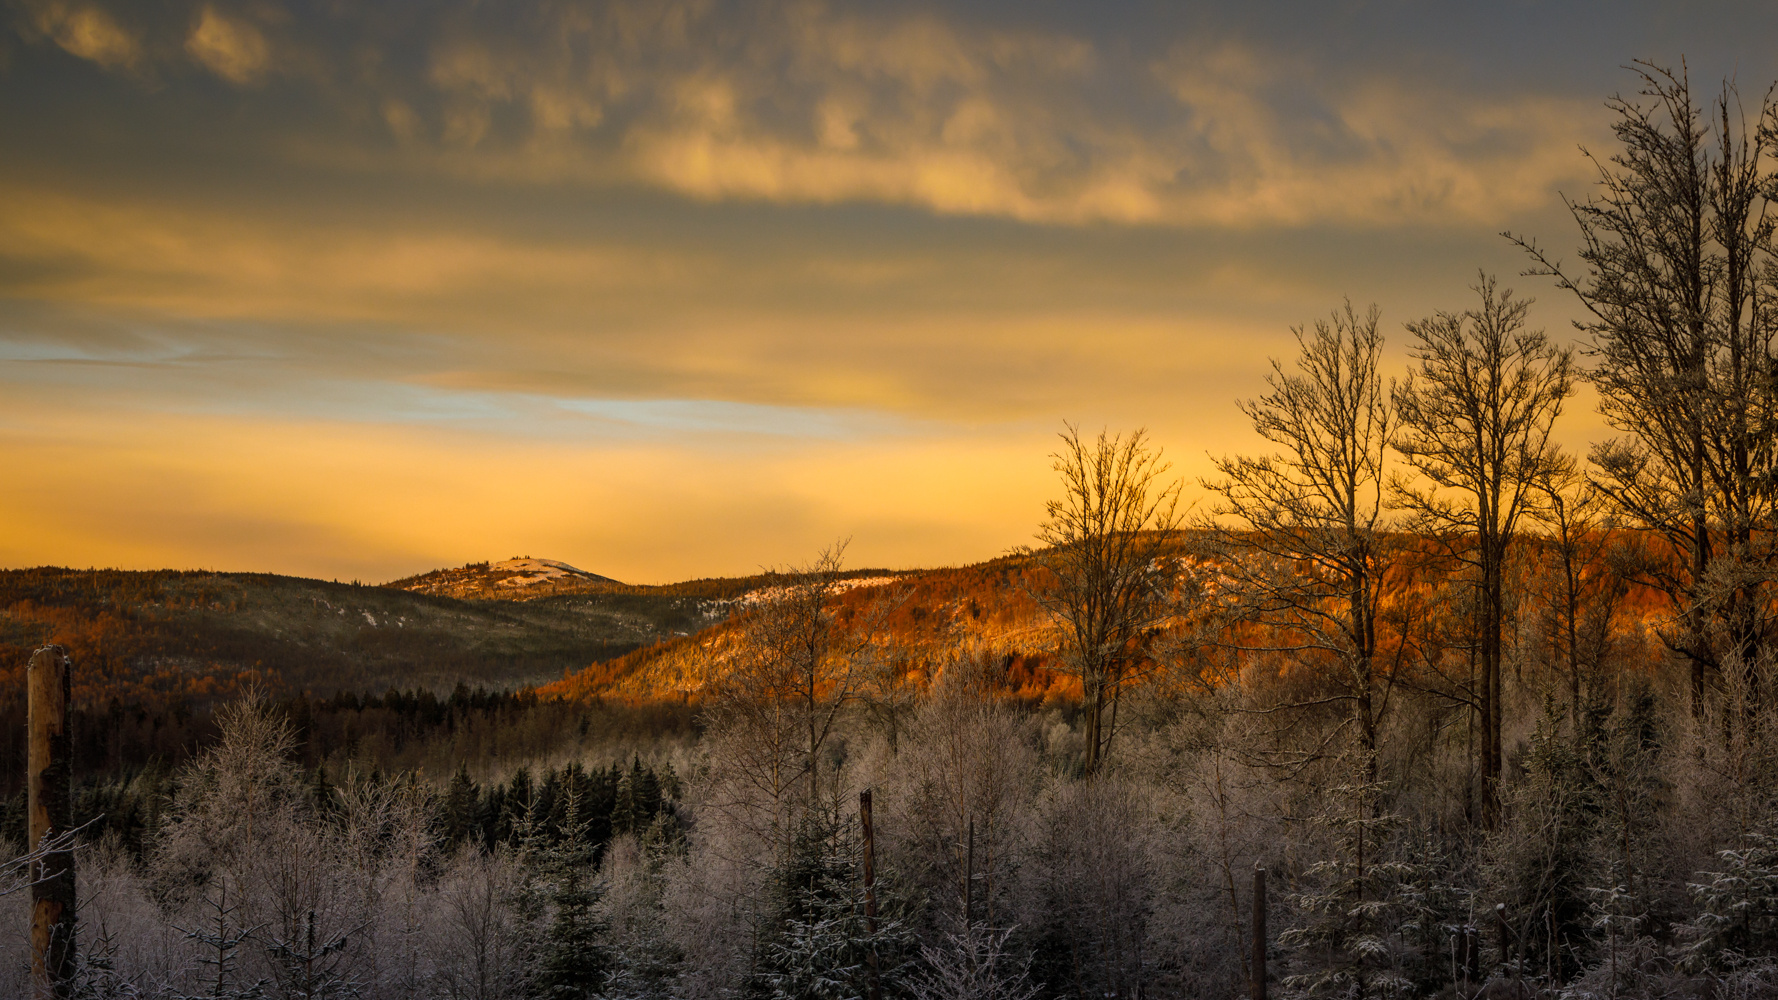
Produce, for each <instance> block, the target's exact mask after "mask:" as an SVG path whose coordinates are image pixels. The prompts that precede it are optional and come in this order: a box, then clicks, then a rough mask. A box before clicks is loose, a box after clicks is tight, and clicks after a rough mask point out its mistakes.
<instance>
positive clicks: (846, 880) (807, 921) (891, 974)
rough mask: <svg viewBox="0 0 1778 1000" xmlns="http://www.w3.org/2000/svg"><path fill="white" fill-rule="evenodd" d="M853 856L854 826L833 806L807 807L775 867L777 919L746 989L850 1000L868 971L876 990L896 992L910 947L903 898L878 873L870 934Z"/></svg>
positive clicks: (782, 998)
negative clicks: (874, 918)
mask: <svg viewBox="0 0 1778 1000" xmlns="http://www.w3.org/2000/svg"><path fill="white" fill-rule="evenodd" d="M861 859H862V854H861V848H860V842H859V839H858V834H857V831H856V830H855V829H853V828H852V826H851V824H850V823H849V822H848V821H846V820H845V819H843V818H842V817H841V816H840V815H839V811H838V809H837V808H832V807H828V808H817V809H815V810H811V812H810V813H809V814H808V816H807V818H806V819H805V820H804V822H803V824H802V826H801V827H800V828H799V830H798V832H797V836H796V839H795V841H794V844H793V848H792V852H791V857H790V858H789V860H788V861H787V862H786V863H785V864H783V865H782V866H781V867H780V868H779V871H778V877H777V883H778V892H779V898H780V901H781V913H782V922H781V923H780V925H779V929H778V933H777V935H776V936H775V937H774V938H773V939H772V940H771V941H770V942H769V943H768V944H767V946H766V948H765V952H764V954H763V956H762V958H761V961H760V963H759V966H758V971H757V975H756V976H755V983H754V990H753V991H752V992H754V993H755V994H757V995H761V996H767V997H771V998H773V1000H856V998H858V997H864V996H869V995H870V990H871V988H872V985H873V982H872V979H873V975H874V977H875V983H874V985H875V986H876V987H877V989H878V992H879V995H881V996H883V997H891V998H893V997H898V996H901V995H902V994H903V993H904V989H903V981H904V979H905V973H906V969H907V965H908V958H909V957H910V955H911V952H912V948H913V938H912V935H911V934H910V933H909V932H908V930H907V928H906V924H905V921H904V920H903V918H902V915H903V911H904V909H905V902H904V901H902V900H901V899H900V898H899V897H898V895H897V894H896V892H895V891H894V880H893V878H892V877H887V873H885V872H879V873H878V877H877V898H878V919H877V929H876V933H875V934H872V933H871V932H870V930H869V928H868V927H867V925H866V923H865V917H864V886H863V868H862V860H861ZM873 954H874V955H875V958H876V969H875V970H874V973H873V970H872V969H871V961H870V959H871V957H872V955H873Z"/></svg>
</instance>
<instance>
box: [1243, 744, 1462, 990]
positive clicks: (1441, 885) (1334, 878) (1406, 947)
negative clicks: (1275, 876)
mask: <svg viewBox="0 0 1778 1000" xmlns="http://www.w3.org/2000/svg"><path fill="white" fill-rule="evenodd" d="M1353 771H1354V775H1355V776H1356V778H1357V780H1355V781H1354V782H1353V783H1351V784H1347V785H1339V786H1335V787H1333V788H1331V789H1329V790H1328V791H1329V797H1330V799H1331V800H1332V801H1333V802H1335V803H1337V804H1338V805H1337V807H1336V810H1335V811H1330V812H1329V813H1327V814H1325V815H1323V816H1322V817H1321V821H1322V822H1323V823H1324V824H1326V825H1327V826H1328V827H1330V828H1332V829H1333V830H1334V831H1335V833H1336V837H1337V844H1338V847H1337V854H1336V855H1335V856H1334V857H1332V858H1329V859H1328V860H1325V861H1322V862H1319V863H1317V864H1315V865H1312V866H1310V867H1309V869H1308V870H1307V871H1306V872H1304V873H1303V874H1304V883H1305V888H1304V889H1303V890H1302V891H1299V892H1297V893H1295V894H1293V895H1292V897H1291V901H1292V902H1293V903H1294V904H1295V905H1296V907H1297V909H1298V910H1300V911H1301V912H1302V913H1303V914H1304V915H1305V917H1306V919H1305V920H1304V922H1303V923H1301V924H1299V925H1298V926H1295V927H1292V928H1290V929H1288V930H1286V931H1285V932H1283V933H1282V934H1280V935H1278V943H1279V944H1280V945H1282V946H1283V947H1285V948H1288V949H1290V950H1291V951H1293V952H1294V953H1295V954H1294V956H1293V957H1294V960H1295V963H1296V964H1297V966H1298V967H1299V968H1301V969H1303V971H1301V972H1297V973H1295V974H1292V975H1290V976H1287V977H1286V978H1285V980H1284V982H1285V985H1286V986H1287V987H1289V988H1290V989H1293V990H1296V991H1299V992H1300V993H1301V994H1302V995H1304V996H1312V997H1321V996H1358V997H1373V996H1376V997H1398V996H1399V997H1406V996H1417V995H1420V994H1421V993H1427V992H1436V991H1437V989H1438V988H1439V987H1441V986H1443V985H1444V984H1445V983H1447V982H1449V976H1450V970H1449V968H1448V966H1447V965H1446V964H1445V963H1443V962H1440V961H1439V957H1440V954H1441V951H1442V948H1443V946H1444V945H1445V944H1446V942H1447V941H1448V940H1449V938H1450V936H1451V932H1452V931H1453V930H1454V929H1455V925H1456V924H1457V923H1458V922H1459V920H1458V917H1459V914H1461V913H1462V912H1463V911H1464V910H1465V908H1466V905H1467V902H1468V898H1467V893H1466V892H1465V891H1464V890H1463V889H1462V888H1461V887H1460V886H1456V885H1452V884H1450V882H1449V880H1448V879H1449V874H1448V873H1449V870H1450V867H1451V866H1450V864H1449V863H1448V862H1447V860H1446V859H1442V858H1439V857H1436V856H1429V852H1427V850H1426V846H1425V845H1426V844H1428V843H1430V841H1431V839H1432V838H1430V837H1428V836H1413V837H1408V838H1406V840H1407V841H1408V842H1411V843H1414V844H1415V845H1417V850H1416V851H1415V852H1414V854H1413V855H1412V856H1405V855H1404V852H1401V851H1400V850H1399V849H1397V848H1396V839H1397V838H1396V835H1397V833H1398V831H1399V830H1400V828H1401V827H1402V826H1403V825H1404V820H1403V819H1402V817H1400V816H1398V815H1396V814H1395V813H1391V812H1387V811H1385V810H1384V809H1383V808H1382V801H1383V797H1384V796H1383V793H1384V788H1383V786H1382V785H1381V784H1380V783H1378V782H1376V781H1372V780H1365V776H1366V775H1368V774H1370V773H1372V771H1373V768H1372V767H1371V766H1370V765H1369V764H1367V763H1366V762H1365V761H1363V760H1362V759H1360V760H1358V761H1357V762H1356V764H1355V766H1354V768H1353Z"/></svg>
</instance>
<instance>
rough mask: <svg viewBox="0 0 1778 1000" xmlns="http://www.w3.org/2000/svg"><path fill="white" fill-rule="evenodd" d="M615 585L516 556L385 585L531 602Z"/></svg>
mask: <svg viewBox="0 0 1778 1000" xmlns="http://www.w3.org/2000/svg"><path fill="white" fill-rule="evenodd" d="M614 584H615V585H617V586H620V587H621V586H623V585H622V584H619V583H618V582H617V581H616V580H613V579H611V578H610V577H608V576H600V575H599V574H597V573H588V572H587V571H586V570H584V569H579V568H577V567H574V566H570V565H568V564H567V563H565V562H560V561H557V560H555V559H533V558H531V557H530V556H514V557H513V558H511V559H507V560H504V561H501V562H497V563H486V562H479V563H470V564H468V565H467V566H459V567H457V568H455V569H435V570H433V571H431V572H430V573H421V574H420V575H418V576H410V577H407V578H405V579H401V580H395V581H393V582H390V583H385V584H383V586H385V587H391V588H394V589H396V590H406V591H411V592H413V593H416V594H431V595H434V596H439V597H455V598H459V599H461V600H483V601H490V600H492V601H506V600H517V601H528V600H532V599H535V598H538V597H548V596H551V595H554V594H575V593H583V592H585V591H587V590H594V589H599V588H601V587H604V586H608V585H614Z"/></svg>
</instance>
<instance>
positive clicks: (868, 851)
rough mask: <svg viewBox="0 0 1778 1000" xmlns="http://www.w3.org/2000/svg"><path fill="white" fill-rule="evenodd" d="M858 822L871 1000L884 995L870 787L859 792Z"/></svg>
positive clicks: (874, 836)
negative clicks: (879, 961)
mask: <svg viewBox="0 0 1778 1000" xmlns="http://www.w3.org/2000/svg"><path fill="white" fill-rule="evenodd" d="M858 823H859V826H861V827H862V828H863V833H864V933H865V934H866V935H867V936H868V937H869V938H870V955H869V956H868V958H869V959H870V1000H878V997H880V996H881V995H882V991H881V986H880V984H879V983H878V981H877V976H878V971H877V831H876V826H875V825H874V824H873V823H872V822H871V813H870V789H868V788H866V789H865V790H864V791H861V792H859V793H858Z"/></svg>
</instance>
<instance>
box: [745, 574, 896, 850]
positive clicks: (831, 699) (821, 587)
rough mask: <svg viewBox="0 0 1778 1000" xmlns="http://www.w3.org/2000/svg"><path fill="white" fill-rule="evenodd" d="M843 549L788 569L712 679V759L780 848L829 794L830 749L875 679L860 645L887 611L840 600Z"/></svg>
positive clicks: (752, 819)
mask: <svg viewBox="0 0 1778 1000" xmlns="http://www.w3.org/2000/svg"><path fill="white" fill-rule="evenodd" d="M845 551H846V544H845V543H844V542H838V543H835V544H834V545H831V546H829V547H827V548H826V549H823V550H822V551H821V553H820V554H819V555H817V556H816V558H815V560H814V561H813V562H811V563H809V564H808V565H806V566H801V567H797V568H795V569H793V570H791V571H789V572H788V573H785V574H783V580H784V582H783V583H782V584H781V585H779V586H777V587H775V588H773V589H772V590H771V591H769V592H768V593H766V594H765V595H764V597H763V599H762V600H760V602H759V603H758V604H757V605H756V606H755V607H754V609H753V610H752V611H751V612H749V613H748V617H747V619H746V622H745V623H744V625H743V627H742V629H741V634H740V641H739V645H738V648H737V649H736V651H735V653H734V656H733V657H732V658H731V659H730V660H729V661H728V662H727V663H726V664H724V665H723V667H724V669H725V670H726V673H725V674H724V676H722V677H720V678H718V679H717V680H716V681H715V682H714V685H713V696H712V699H711V703H710V708H709V719H710V728H711V732H712V741H711V742H712V751H711V753H712V757H711V763H712V768H713V770H714V771H715V772H716V777H717V778H718V779H719V782H720V783H723V784H725V785H726V787H727V788H728V789H729V790H730V794H729V796H728V799H729V801H730V806H731V809H730V811H731V812H733V813H734V814H735V816H736V817H737V818H742V819H743V820H744V825H748V826H751V827H753V828H754V829H755V832H756V833H757V834H758V835H760V836H762V837H763V838H764V839H765V840H766V841H768V842H770V843H772V844H774V845H775V846H776V848H778V849H779V850H780V851H784V850H788V849H789V846H790V844H791V841H792V840H793V839H794V835H795V831H796V826H797V821H798V820H799V818H800V817H801V816H803V815H804V814H806V812H807V811H808V810H810V809H812V808H814V807H815V806H816V804H818V803H819V802H820V801H821V796H822V788H821V781H822V767H823V761H822V754H823V751H824V750H825V749H826V748H827V747H828V745H829V741H830V739H831V738H832V736H833V734H834V732H835V729H836V727H837V726H838V724H839V722H840V721H841V718H842V713H843V711H844V709H845V708H846V707H847V706H848V705H849V704H850V703H851V702H852V701H853V700H854V699H855V698H857V697H858V695H859V693H860V689H861V687H862V686H863V685H864V683H865V681H866V679H867V670H866V666H867V664H866V663H865V662H864V661H865V658H864V657H862V656H861V655H860V652H861V650H862V649H863V648H864V647H865V646H867V645H868V644H869V643H870V641H871V640H872V638H873V637H874V635H875V632H876V631H877V628H876V626H877V624H878V618H879V617H880V614H881V611H882V609H881V606H878V607H874V608H872V609H868V610H867V611H866V612H865V613H864V614H862V615H860V614H857V613H856V612H855V611H854V609H853V608H852V607H842V606H841V603H840V600H839V588H838V586H837V585H838V583H839V574H840V569H841V566H842V565H843V562H844V556H845ZM741 813H747V814H748V815H747V816H746V817H741V815H740V814H741Z"/></svg>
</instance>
